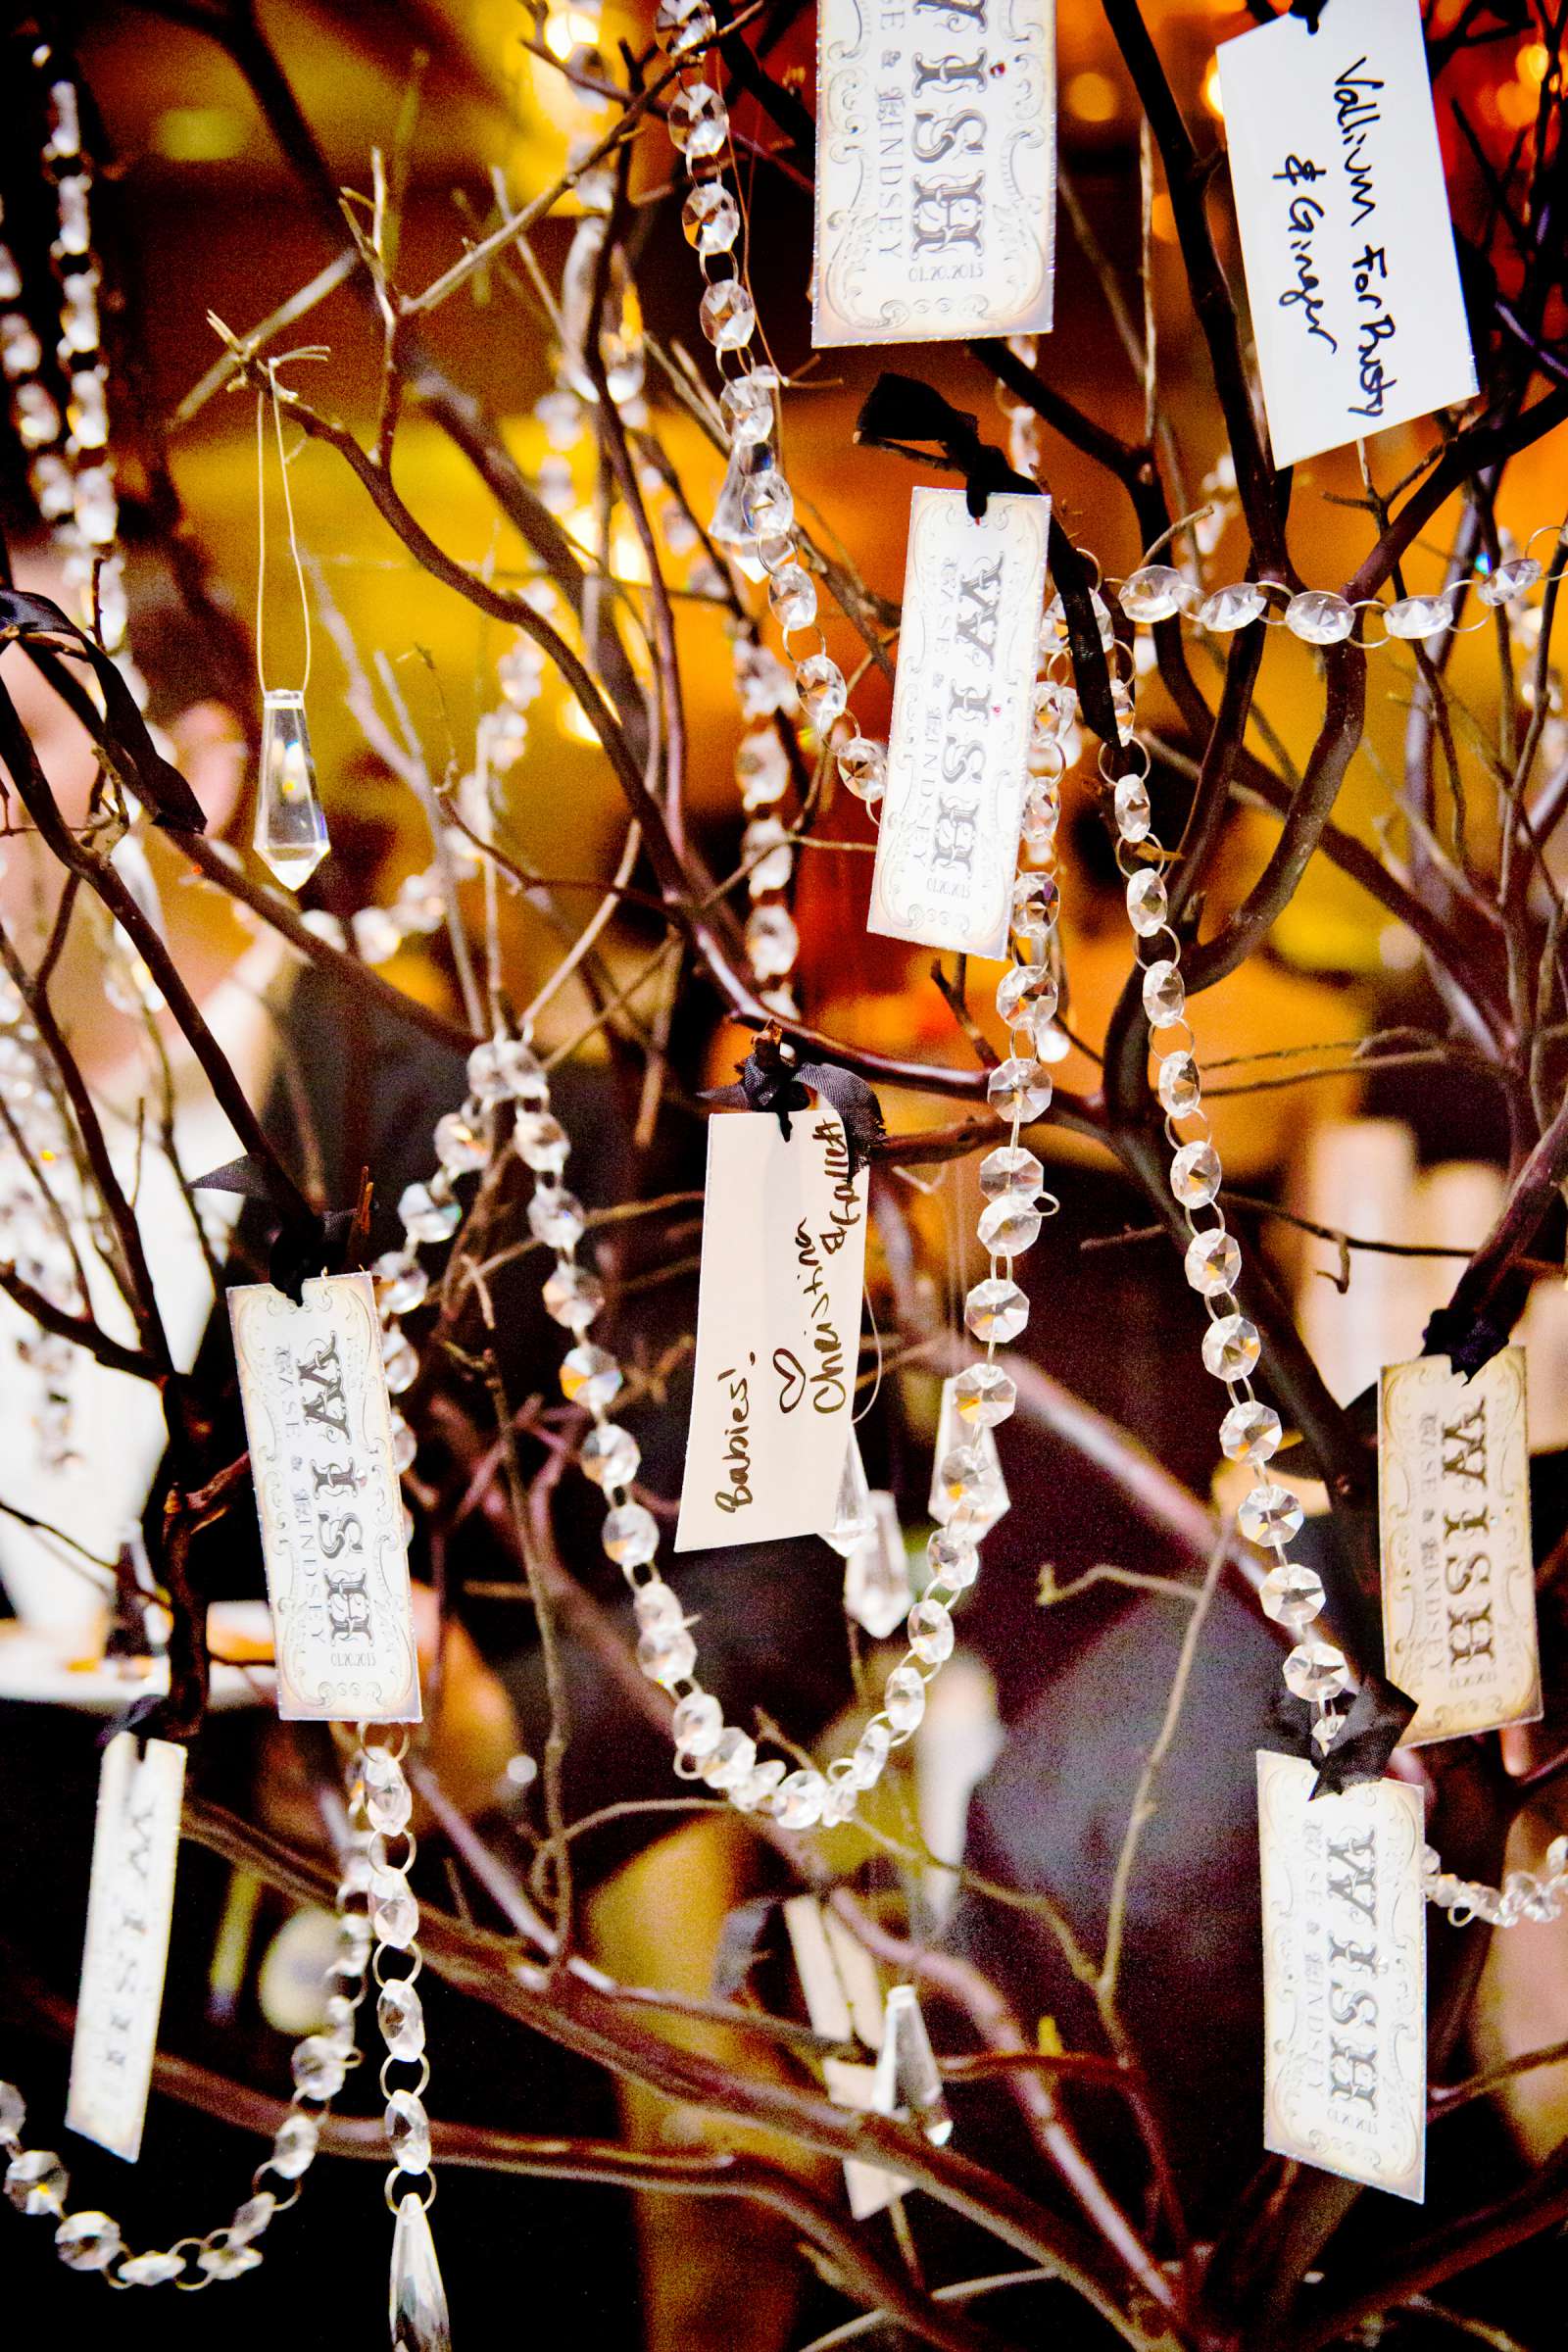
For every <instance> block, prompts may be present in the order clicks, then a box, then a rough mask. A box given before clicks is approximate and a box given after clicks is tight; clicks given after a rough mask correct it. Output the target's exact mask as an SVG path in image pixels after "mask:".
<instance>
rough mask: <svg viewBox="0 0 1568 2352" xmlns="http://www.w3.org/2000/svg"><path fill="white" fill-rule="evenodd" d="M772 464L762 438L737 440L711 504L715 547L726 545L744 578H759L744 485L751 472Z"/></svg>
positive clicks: (759, 562)
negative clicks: (752, 440) (744, 575)
mask: <svg viewBox="0 0 1568 2352" xmlns="http://www.w3.org/2000/svg"><path fill="white" fill-rule="evenodd" d="M773 464H774V458H773V452H772V450H771V449H770V448H769V447H768V445H767V443H766V442H765V441H759V442H748V441H739V440H738V441H737V442H736V443H735V445H734V447H733V448H732V449H731V451H730V453H729V461H728V463H727V464H726V466H725V467H724V479H723V481H722V482H721V483H720V484H719V489H718V497H717V499H716V500H715V501H714V504H713V519H712V521H711V523H710V524H709V526H708V535H709V537H710V538H711V540H712V542H713V544H714V545H715V547H726V548H728V549H729V551H730V553H731V555H732V556H734V557H735V559H736V561H737V562H738V563H739V564H740V566H741V568H742V570H743V571H744V572H745V573H746V574H747V577H748V578H749V579H754V580H760V578H761V576H762V564H761V561H760V558H759V556H758V553H757V533H756V532H755V531H754V530H753V529H752V526H751V524H750V523H749V522H748V521H747V519H746V485H747V482H748V480H749V479H750V477H751V475H752V473H753V472H754V471H756V470H760V469H763V468H766V467H768V466H772V465H773Z"/></svg>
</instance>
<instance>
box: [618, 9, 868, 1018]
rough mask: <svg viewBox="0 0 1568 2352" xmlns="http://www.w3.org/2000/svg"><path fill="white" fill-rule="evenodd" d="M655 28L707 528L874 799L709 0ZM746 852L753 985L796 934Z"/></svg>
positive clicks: (814, 723) (780, 972)
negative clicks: (787, 398)
mask: <svg viewBox="0 0 1568 2352" xmlns="http://www.w3.org/2000/svg"><path fill="white" fill-rule="evenodd" d="M655 31H656V33H657V35H658V38H659V39H660V41H661V42H662V44H663V47H664V51H665V54H666V56H667V57H668V59H669V61H670V63H671V65H672V66H675V67H677V68H680V69H682V77H681V81H680V84H679V86H678V88H677V89H676V92H675V95H674V97H673V98H672V99H671V101H670V105H669V115H668V125H669V134H670V137H671V139H672V140H673V141H674V144H675V146H676V148H677V150H678V151H679V153H680V156H681V160H682V163H683V165H684V167H685V172H686V177H687V181H688V193H687V197H686V201H685V204H684V205H683V207H682V210H681V225H682V227H683V228H684V230H685V233H686V237H687V241H688V242H689V243H690V244H691V245H692V246H693V247H694V248H695V249H696V253H697V257H698V262H699V265H700V267H701V269H702V271H703V275H704V277H705V279H706V280H707V290H706V291H705V293H704V295H703V298H702V304H701V307H700V312H699V317H700V319H701V323H702V328H703V332H704V334H705V335H706V336H707V337H708V339H709V341H710V343H711V344H712V346H713V350H714V355H715V359H716V363H717V366H718V368H719V372H720V374H721V375H722V376H723V377H724V379H725V380H724V385H723V390H722V391H721V393H720V395H719V412H720V415H721V416H722V418H723V421H724V427H725V431H726V433H727V435H728V440H729V450H728V464H727V466H726V470H725V475H724V485H723V488H722V489H721V491H720V493H719V499H718V506H717V509H716V510H715V513H714V515H713V522H712V527H711V533H710V536H711V538H712V539H713V541H714V542H715V544H716V545H718V546H720V547H722V548H723V549H724V550H725V551H726V553H727V554H728V555H730V556H731V557H732V558H733V559H734V561H735V562H736V564H738V565H739V567H740V568H741V570H742V571H743V572H745V573H746V574H747V576H748V577H750V578H752V579H756V580H764V579H765V581H766V583H767V601H768V605H769V607H770V609H771V611H772V613H773V617H774V618H775V620H776V621H777V622H778V624H779V629H780V632H781V634H782V636H783V640H784V650H785V654H786V656H787V658H788V660H789V662H790V664H791V667H792V668H793V670H794V675H795V689H796V692H797V694H798V696H799V699H800V705H801V709H802V711H803V712H804V714H805V716H806V719H807V721H808V723H809V725H810V726H811V728H812V729H813V730H814V731H815V734H816V736H817V740H818V741H819V743H820V744H821V745H822V747H823V749H824V752H825V751H827V750H829V749H831V750H832V751H833V753H834V758H835V763H836V767H837V772H838V775H839V778H840V780H841V782H842V783H843V784H844V785H845V786H846V787H847V788H848V790H849V791H850V792H852V793H854V794H855V796H856V798H857V799H858V800H861V801H864V802H865V803H866V804H867V805H868V806H874V805H875V804H876V803H877V802H878V801H880V800H881V798H882V795H883V792H884V790H885V788H886V770H887V752H886V748H885V746H884V745H882V744H880V743H878V742H875V741H873V740H872V739H871V738H870V737H868V736H866V735H863V734H862V733H861V732H860V731H859V729H858V727H857V726H856V724H855V721H854V718H853V715H852V714H851V713H850V711H849V709H848V704H849V689H848V686H847V684H846V682H845V677H844V672H843V671H842V670H841V669H840V667H839V665H838V663H837V662H835V661H834V660H833V658H832V656H831V655H830V654H829V652H828V650H827V640H826V638H825V637H824V636H823V634H822V631H821V628H820V626H819V625H818V622H817V597H816V583H815V581H814V580H813V579H812V577H811V574H810V572H809V570H808V568H807V566H806V564H804V563H803V561H802V549H801V545H800V540H799V535H798V533H797V531H796V529H795V499H794V494H793V492H792V491H791V489H790V486H789V482H788V480H787V479H786V477H785V473H784V468H783V466H782V464H781V462H780V458H779V450H778V409H777V395H778V389H779V384H778V376H777V374H776V372H775V370H774V369H773V368H769V367H767V366H766V365H763V364H759V363H757V362H756V361H754V360H753V359H752V357H751V356H750V353H749V349H748V347H749V345H750V344H751V342H752V340H753V337H754V336H755V334H756V332H757V306H756V304H755V302H754V301H753V299H752V295H751V292H750V290H749V288H748V287H747V286H746V285H745V283H744V282H743V280H742V278H741V276H740V275H739V274H738V269H737V263H736V260H735V246H736V244H737V242H738V240H739V238H740V234H741V211H740V205H739V203H738V201H737V199H736V196H735V192H734V189H733V187H732V186H731V185H730V183H729V178H728V177H726V173H727V172H729V173H731V174H732V166H733V159H732V157H731V155H730V148H729V115H728V112H727V110H726V108H725V105H724V102H723V99H722V98H721V97H720V95H719V93H718V91H717V90H715V89H714V88H713V87H712V86H711V83H710V82H708V81H707V80H706V79H705V78H704V75H703V71H702V66H701V63H700V58H699V53H700V52H701V50H702V49H703V48H704V47H705V45H706V44H707V43H708V42H710V41H711V39H712V38H713V35H714V31H715V25H714V18H713V12H712V9H711V6H710V5H709V0H660V6H659V11H658V14H657V16H656V18H655ZM803 638H804V639H805V641H806V650H805V651H799V650H797V646H796V643H795V642H794V641H795V640H797V639H803ZM757 650H758V652H759V653H760V652H761V651H762V650H763V649H760V648H759V649H757ZM774 707H775V708H777V707H778V706H777V705H775V706H774ZM765 741H766V739H765V738H762V739H758V738H749V739H748V744H749V746H750V749H748V745H743V746H742V751H741V771H740V772H741V782H742V789H743V793H744V792H745V790H746V787H747V784H748V781H749V771H750V769H751V768H752V767H753V766H754V764H755V767H756V769H757V771H758V773H759V774H760V775H762V776H767V775H768V774H769V773H770V772H776V771H773V770H772V769H771V760H772V754H773V752H776V751H777V748H778V747H777V746H776V745H774V746H772V747H771V750H769V749H764V748H763V745H764V744H765ZM782 789H783V785H782V779H780V781H779V791H780V792H781V791H782ZM774 797H775V798H776V797H777V794H775V795H774ZM743 851H744V854H745V856H746V857H747V858H748V860H749V864H750V878H751V880H752V882H753V885H754V898H755V901H756V903H755V904H754V906H753V908H752V912H751V915H750V917H749V918H748V921H747V924H746V945H747V951H748V954H749V955H750V956H751V960H752V969H753V972H754V974H755V975H756V977H757V979H758V982H759V984H760V986H761V987H762V988H763V989H764V991H765V990H766V989H768V988H772V989H775V990H776V989H778V988H780V987H781V986H782V984H783V982H784V981H785V980H786V979H787V977H788V974H789V972H790V971H791V970H792V969H793V966H794V963H795V958H796V956H797V954H798V952H799V944H800V943H799V937H798V934H797V932H796V928H795V922H794V918H793V916H792V915H791V914H790V912H789V908H788V907H787V906H785V905H783V904H782V903H781V899H780V897H779V896H777V895H775V885H774V883H773V881H772V880H771V879H767V880H762V879H760V877H762V876H767V877H772V876H774V875H782V876H783V878H784V880H785V881H787V880H788V874H789V866H790V863H791V862H792V859H791V853H790V849H789V844H788V840H787V836H786V834H785V831H784V828H783V826H782V824H780V822H779V820H778V818H777V817H775V816H767V815H765V814H764V815H759V816H756V817H755V818H754V820H753V822H752V824H751V825H750V826H748V828H747V834H746V841H745V843H744V844H743ZM783 1009H786V1010H787V1009H788V1007H787V1006H786V1007H783Z"/></svg>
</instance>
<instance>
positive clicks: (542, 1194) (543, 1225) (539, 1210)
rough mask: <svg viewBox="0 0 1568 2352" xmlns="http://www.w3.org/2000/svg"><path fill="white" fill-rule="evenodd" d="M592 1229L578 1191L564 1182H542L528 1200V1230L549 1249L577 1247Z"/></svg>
mask: <svg viewBox="0 0 1568 2352" xmlns="http://www.w3.org/2000/svg"><path fill="white" fill-rule="evenodd" d="M587 1230H588V1218H587V1214H586V1212H585V1211H584V1208H583V1204H582V1202H581V1201H579V1200H578V1198H577V1196H576V1194H575V1193H568V1192H567V1191H566V1189H565V1187H564V1185H560V1184H541V1185H538V1186H536V1187H535V1189H534V1193H533V1196H532V1198H531V1200H530V1201H529V1202H528V1231H529V1232H530V1233H531V1234H532V1235H533V1238H534V1240H535V1241H536V1242H543V1243H544V1245H545V1248H546V1249H547V1250H574V1249H575V1248H576V1246H577V1244H578V1243H579V1242H580V1241H581V1240H582V1237H583V1235H584V1234H585V1233H586V1232H587Z"/></svg>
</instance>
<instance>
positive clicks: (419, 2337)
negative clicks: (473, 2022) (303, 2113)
mask: <svg viewBox="0 0 1568 2352" xmlns="http://www.w3.org/2000/svg"><path fill="white" fill-rule="evenodd" d="M349 1791H350V1794H349V1818H350V1820H351V1821H352V1822H353V1823H354V1825H355V1827H356V1829H357V1830H363V1831H367V1832H368V1854H369V1864H370V1929H371V1933H372V1935H373V1936H374V1938H375V1950H374V1956H373V1958H372V1960H371V1963H370V1967H371V1973H372V1974H373V1976H374V1978H375V1982H376V1985H377V1986H378V1987H379V1998H378V1999H377V2002H376V2011H375V2014H376V2023H377V2025H378V2026H379V2028H380V2033H381V2039H382V2042H383V2043H384V2045H385V2048H386V2056H385V2058H384V2059H383V2060H382V2062H381V2095H382V2097H383V2098H384V2099H385V2101H386V2136H387V2146H388V2148H389V2149H390V2151H391V2155H392V2168H391V2171H390V2172H389V2173H388V2174H387V2178H386V2201H387V2204H388V2205H389V2206H390V2208H391V2210H392V2212H393V2213H394V2214H395V2215H396V2216H397V2228H396V2229H395V2230H394V2232H393V2237H392V2275H391V2289H390V2294H389V2298H388V2302H389V2316H390V2324H391V2330H392V2343H393V2346H394V2352H449V2348H450V2345H451V2340H452V2338H451V2330H450V2328H449V2327H448V2323H447V2298H446V2290H445V2288H444V2287H443V2285H442V2283H441V2270H440V2266H439V2264H438V2263H437V2261H436V2257H435V2246H434V2244H433V2242H432V2240H431V2236H430V2225H429V2222H428V2220H427V2219H426V2216H427V2215H428V2213H429V2209H430V2206H431V2204H432V2202H433V2200H434V2197H435V2177H434V2175H433V2174H432V2172H431V2170H430V2118H429V2116H428V2115H427V2114H426V2113H425V2107H424V2090H425V2087H426V2085H427V2083H428V2082H429V2080H430V2061H429V2059H428V2058H427V2057H426V2056H425V2052H424V2010H423V2008H422V2006H421V2005H420V2001H419V1994H418V1990H417V1982H418V1977H419V1973H420V1971H421V1969H422V1968H423V1965H424V1963H423V1959H422V1956H421V1954H420V1951H419V1947H418V1943H417V1936H418V1932H419V1905H418V1900H417V1896H416V1895H415V1894H414V1893H413V1892H412V1891H411V1889H410V1887H409V1875H408V1874H409V1872H410V1871H411V1870H412V1869H413V1867H414V1857H415V1853H416V1851H417V1848H416V1843H415V1838H414V1832H413V1831H412V1830H411V1829H410V1827H409V1822H410V1818H411V1816H412V1814H413V1811H414V1797H413V1793H412V1791H411V1790H410V1788H409V1784H408V1781H407V1779H406V1777H405V1775H404V1771H403V1763H402V1758H401V1755H400V1753H399V1751H398V1750H397V1749H396V1748H392V1747H383V1746H380V1745H372V1744H370V1743H368V1740H367V1727H366V1726H365V1725H364V1724H361V1726H360V1752H359V1754H358V1755H357V1756H356V1757H355V1759H354V1762H353V1764H352V1766H351V1767H350V1771H349ZM390 1841H397V1842H398V1843H400V1844H401V1847H402V1852H401V1855H400V1856H399V1858H398V1859H397V1860H395V1861H394V1860H393V1859H392V1857H391V1854H390V1852H389V1842H390ZM405 1963H406V1965H403V1964H405ZM395 1964H396V1965H395ZM405 2071H412V2073H413V2076H414V2081H413V2082H412V2083H409V2082H403V2081H402V2080H400V2079H399V2080H395V2078H400V2077H401V2075H402V2074H403V2073H404V2072H405Z"/></svg>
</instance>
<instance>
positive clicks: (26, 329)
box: [0, 311, 43, 379]
mask: <svg viewBox="0 0 1568 2352" xmlns="http://www.w3.org/2000/svg"><path fill="white" fill-rule="evenodd" d="M42 366H43V345H42V344H41V343H40V342H39V340H38V338H37V336H36V335H35V334H34V333H33V331H32V329H31V327H30V326H29V325H28V324H27V321H26V319H24V317H23V316H22V313H21V312H20V311H7V312H6V314H5V316H4V317H3V318H0V368H4V369H5V371H6V373H7V375H9V376H11V377H12V378H13V379H15V378H16V377H17V376H19V375H33V374H35V373H36V371H37V370H38V368H41V367H42Z"/></svg>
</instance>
